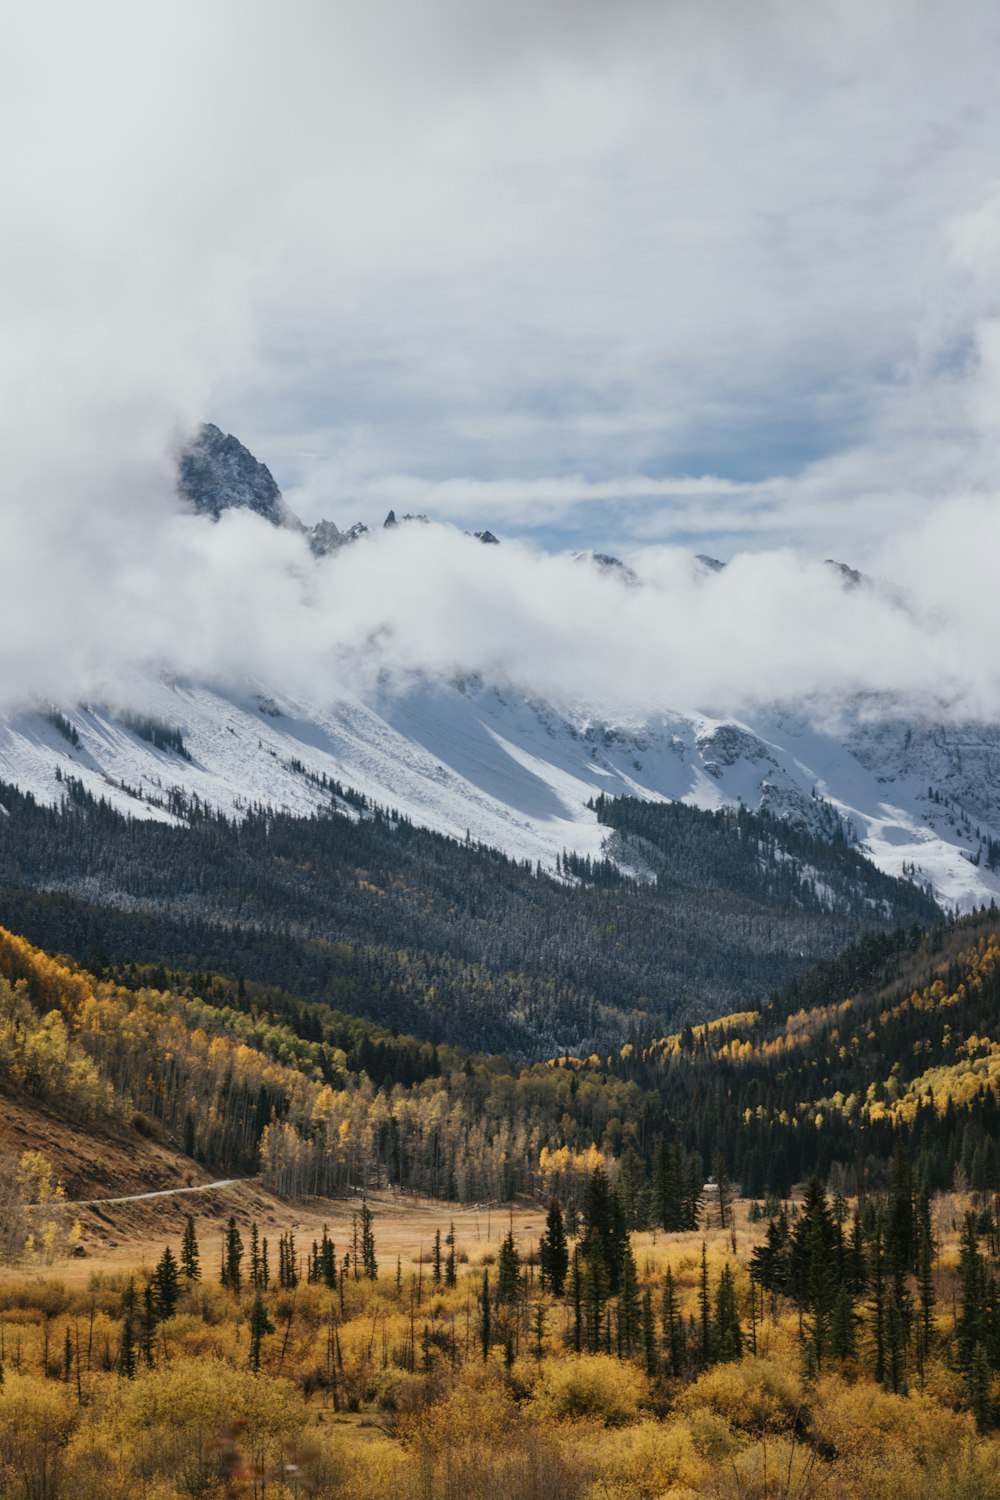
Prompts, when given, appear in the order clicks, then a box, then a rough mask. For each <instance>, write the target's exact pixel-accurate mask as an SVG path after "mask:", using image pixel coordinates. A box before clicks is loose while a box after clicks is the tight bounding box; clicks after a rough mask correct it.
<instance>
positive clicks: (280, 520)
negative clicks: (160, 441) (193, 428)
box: [177, 422, 301, 529]
mask: <svg viewBox="0 0 1000 1500" xmlns="http://www.w3.org/2000/svg"><path fill="white" fill-rule="evenodd" d="M177 488H178V491H179V492H180V494H181V495H182V497H183V498H184V499H185V500H187V502H188V503H189V504H190V505H191V506H192V507H193V509H194V510H196V511H197V512H198V514H199V515H203V516H210V517H211V518H212V520H213V521H217V520H218V519H219V517H220V516H221V515H222V513H223V511H225V510H251V511H253V513H254V515H257V516H261V517H263V519H264V520H265V521H270V523H271V525H272V526H292V527H294V528H296V529H300V528H301V522H300V521H299V520H298V517H297V516H295V515H293V513H292V512H291V511H290V510H289V508H288V506H287V505H286V504H285V502H284V500H283V499H282V496H281V491H280V490H279V489H278V486H277V485H276V484H275V482H274V478H273V476H272V474H271V471H270V469H268V468H267V466H266V465H265V464H262V463H260V462H258V460H257V459H256V458H254V456H253V454H252V453H251V452H250V450H249V448H244V446H243V444H242V443H241V442H240V441H239V439H238V438H235V437H233V435H232V433H229V432H222V431H221V429H220V428H218V427H216V426H215V425H214V423H212V422H206V423H205V424H204V425H203V426H202V427H201V428H200V429H199V431H198V433H197V436H196V437H195V439H194V441H193V442H192V443H191V444H190V445H189V446H188V447H187V448H186V449H185V450H184V451H183V452H182V453H181V456H180V460H179V463H178V475H177Z"/></svg>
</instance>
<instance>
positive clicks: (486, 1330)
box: [479, 1271, 493, 1360]
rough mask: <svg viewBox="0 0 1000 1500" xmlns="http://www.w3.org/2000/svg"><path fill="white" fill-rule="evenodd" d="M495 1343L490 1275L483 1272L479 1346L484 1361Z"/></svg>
mask: <svg viewBox="0 0 1000 1500" xmlns="http://www.w3.org/2000/svg"><path fill="white" fill-rule="evenodd" d="M492 1341H493V1327H492V1319H491V1313H490V1273H489V1271H484V1272H483V1292H482V1296H481V1297H480V1299H479V1344H480V1348H481V1349H482V1353H483V1359H484V1360H487V1359H489V1357H490V1344H491V1343H492Z"/></svg>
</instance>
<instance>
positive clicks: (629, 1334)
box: [618, 1239, 640, 1359]
mask: <svg viewBox="0 0 1000 1500" xmlns="http://www.w3.org/2000/svg"><path fill="white" fill-rule="evenodd" d="M639 1317H640V1303H639V1277H638V1274H637V1272H636V1267H635V1256H634V1255H633V1253H632V1246H631V1244H630V1243H628V1241H627V1239H626V1244H625V1248H624V1250H623V1252H622V1270H621V1290H620V1291H619V1294H618V1352H619V1355H621V1356H622V1357H624V1358H625V1359H631V1358H632V1355H633V1353H634V1352H635V1348H636V1345H637V1343H638V1340H639Z"/></svg>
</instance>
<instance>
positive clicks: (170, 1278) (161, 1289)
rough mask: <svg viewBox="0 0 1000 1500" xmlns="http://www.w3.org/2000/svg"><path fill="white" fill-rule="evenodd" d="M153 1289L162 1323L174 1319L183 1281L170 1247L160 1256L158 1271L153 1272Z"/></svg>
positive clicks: (157, 1311) (157, 1313) (158, 1315)
mask: <svg viewBox="0 0 1000 1500" xmlns="http://www.w3.org/2000/svg"><path fill="white" fill-rule="evenodd" d="M152 1288H153V1296H154V1301H155V1306H156V1315H157V1317H158V1318H159V1319H160V1320H161V1321H162V1320H165V1319H166V1318H172V1317H173V1315H174V1313H175V1312H176V1311H177V1301H178V1298H179V1297H180V1293H181V1280H180V1274H179V1272H178V1269H177V1262H176V1261H175V1260H174V1255H173V1251H172V1250H171V1248H170V1246H169V1245H167V1247H166V1249H165V1250H164V1252H163V1254H162V1255H161V1256H160V1259H159V1260H158V1262H157V1265H156V1270H155V1271H154V1272H153V1277H152Z"/></svg>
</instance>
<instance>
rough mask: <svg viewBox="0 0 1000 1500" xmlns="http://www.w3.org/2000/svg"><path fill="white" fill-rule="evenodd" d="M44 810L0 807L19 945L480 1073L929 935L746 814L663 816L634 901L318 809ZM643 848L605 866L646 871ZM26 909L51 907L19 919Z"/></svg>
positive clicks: (370, 814)
mask: <svg viewBox="0 0 1000 1500" xmlns="http://www.w3.org/2000/svg"><path fill="white" fill-rule="evenodd" d="M62 789H63V791H64V793H65V797H66V803H65V806H64V808H63V809H62V810H61V811H53V810H51V809H48V808H44V807H39V806H38V805H37V804H36V803H35V802H34V801H33V800H32V799H31V798H29V797H26V796H25V795H24V794H22V793H20V792H18V791H16V790H15V789H14V788H12V787H4V786H3V785H2V784H0V804H2V805H4V806H5V807H6V809H7V813H6V816H5V817H4V818H3V819H0V883H2V885H3V886H4V887H5V889H4V890H3V892H2V894H0V913H3V914H5V920H7V921H8V922H9V923H10V924H11V925H13V926H15V927H18V928H20V930H22V931H24V932H25V933H26V934H27V935H29V936H30V937H32V938H33V940H35V941H38V942H40V943H44V944H45V945H46V946H49V947H55V948H58V949H60V950H62V951H66V952H70V953H74V954H75V955H76V956H77V957H79V958H83V957H84V955H85V953H86V950H87V948H89V947H97V948H102V949H104V951H105V952H106V953H108V954H109V955H111V956H112V957H113V958H115V959H117V960H125V959H130V960H139V961H142V962H147V963H152V962H157V961H159V960H163V961H165V962H169V963H171V964H173V965H175V966H177V967H182V968H193V969H199V970H201V969H205V968H209V969H214V970H221V971H222V972H227V973H229V974H234V973H238V974H241V975H244V976H246V977H247V978H254V979H257V980H259V981H260V982H262V983H267V984H276V985H280V986H281V987H282V988H284V989H286V990H291V991H295V992H298V993H301V994H303V995H307V996H308V997H310V998H312V999H324V1000H326V1001H328V1002H329V1003H331V1004H334V1005H336V1006H338V1008H340V1009H342V1010H347V1011H351V1012H355V1013H358V1014H362V1015H366V1016H368V1017H370V1018H371V1019H373V1020H376V1021H379V1022H382V1023H383V1024H395V1025H398V1026H401V1027H403V1028H405V1029H407V1030H412V1031H414V1032H416V1033H417V1034H419V1035H421V1036H425V1037H428V1038H429V1039H431V1040H440V1039H443V1038H445V1037H447V1038H448V1039H449V1040H452V1041H456V1042H460V1043H462V1044H464V1045H466V1046H473V1047H477V1048H482V1049H485V1050H491V1051H499V1050H503V1049H511V1050H513V1051H515V1052H517V1053H521V1054H528V1055H536V1056H537V1055H539V1054H545V1053H551V1052H554V1051H561V1050H571V1051H575V1050H578V1049H580V1048H584V1049H589V1048H591V1047H593V1046H595V1045H603V1044H604V1043H605V1042H607V1041H614V1040H615V1039H616V1038H617V1039H618V1040H619V1041H620V1040H621V1039H623V1038H624V1036H625V1035H626V1034H627V1033H628V1031H629V1029H630V1026H632V1025H633V1024H634V1025H635V1026H637V1027H639V1028H640V1029H641V1030H648V1029H649V1028H650V1027H651V1026H652V1025H654V1024H655V1022H654V1018H663V1019H667V1018H673V1017H681V1018H686V1017H699V1018H701V1017H706V1016H711V1015H714V1014H717V1013H718V1012H719V1011H720V1010H726V1009H731V1008H733V1006H734V1005H736V1004H739V1003H741V1002H742V1001H745V1000H747V999H748V998H750V997H752V996H754V995H760V994H763V993H766V992H767V991H768V990H770V989H773V988H774V987H776V986H777V985H780V984H781V983H783V982H784V981H785V980H786V979H787V978H788V977H789V975H791V974H792V973H795V972H798V971H800V970H801V969H803V968H805V967H807V966H808V965H809V963H810V962H812V961H814V960H815V959H816V958H817V957H819V956H821V955H827V954H832V953H835V952H838V951H839V950H840V949H841V948H842V947H844V946H845V945H846V944H847V943H848V942H850V941H851V940H852V939H853V938H856V937H857V936H858V935H859V934H860V933H861V932H863V931H864V930H866V929H867V928H869V927H876V928H877V927H886V926H895V925H900V924H902V925H907V926H909V925H911V924H912V923H914V922H916V923H918V924H925V923H927V922H928V921H933V920H934V918H935V917H936V915H937V909H936V908H935V906H934V904H933V903H932V902H931V901H930V900H929V898H928V897H926V896H925V895H924V894H923V893H921V892H920V891H919V890H918V889H917V888H916V887H914V886H912V885H911V884H909V883H908V882H905V881H898V880H893V879H891V878H889V877H886V876H884V875H882V874H880V873H879V872H878V871H877V870H875V869H874V868H873V867H872V866H871V865H870V864H869V863H868V862H867V861H866V860H865V859H863V858H862V857H861V856H860V855H859V854H858V853H857V852H856V851H855V850H852V849H850V848H849V847H847V846H846V845H845V844H844V843H843V842H841V843H840V844H839V845H838V844H831V843H830V842H828V841H827V840H824V839H821V838H818V837H816V836H814V835H811V834H809V833H807V832H802V831H796V830H794V829H792V828H790V827H789V826H788V825H787V824H785V823H783V822H781V821H779V820H775V819H772V818H766V817H763V816H760V815H751V814H749V813H746V812H744V813H743V814H741V815H740V817H738V818H737V817H733V816H731V815H729V814H710V813H705V812H700V811H698V810H696V809H692V808H675V809H669V808H664V809H662V811H663V813H665V814H668V813H671V812H672V813H673V814H674V817H673V820H672V821H673V825H674V826H673V828H672V829H671V830H670V831H669V833H668V836H667V837H666V838H661V839H660V841H659V845H658V848H657V850H656V868H655V870H654V869H650V871H649V875H650V876H652V878H648V877H647V878H644V879H642V880H633V879H629V878H626V877H623V876H622V875H621V873H620V872H619V870H618V869H617V867H616V866H614V865H613V864H611V863H610V862H605V861H598V862H597V866H596V867H595V866H594V864H593V862H592V861H591V862H589V864H588V862H586V861H584V862H582V863H580V862H578V861H576V860H575V859H574V857H572V856H569V855H567V856H566V858H565V859H563V857H562V856H560V857H559V860H560V865H561V866H562V868H563V870H564V877H563V879H561V880H559V879H552V878H550V877H548V876H546V875H544V874H539V873H536V872H535V870H534V869H533V868H532V867H531V866H530V865H529V864H518V863H515V862H513V861H511V860H509V859H507V858H506V857H504V856H503V855H500V854H498V853H496V852H495V851H492V850H490V849H488V848H485V847H482V846H477V845H475V844H472V843H466V841H465V840H449V839H445V838H442V837H441V836H440V835H436V834H432V833H428V832H426V831H424V830H421V829H420V828H418V827H416V826H415V825H413V824H411V823H409V822H407V821H401V820H400V818H399V816H398V814H397V813H395V812H393V813H391V814H390V813H380V812H378V811H377V810H375V809H372V808H371V807H370V806H369V805H367V804H365V803H364V802H363V800H362V799H359V798H357V796H356V795H354V794H350V797H348V796H347V795H346V794H345V793H344V792H343V791H342V789H340V788H339V787H337V786H327V788H326V789H325V795H326V797H327V799H328V803H329V804H330V805H329V806H328V809H327V811H326V812H325V813H324V814H322V815H319V816H316V817H313V818H301V817H299V818H296V817H292V816H290V815H286V814H273V813H271V812H264V811H259V812H253V811H251V812H247V813H246V814H245V815H244V817H243V818H242V819H239V820H232V821H229V820H225V819H223V818H221V817H220V816H219V815H217V814H209V813H205V812H200V811H198V810H197V809H193V808H189V809H183V808H182V807H181V806H180V804H176V807H177V812H178V814H180V813H181V812H185V813H186V817H187V819H188V822H187V823H186V824H185V825H183V826H175V825H172V824H170V823H167V822H163V821H159V820H154V819H147V820H138V819H127V818H125V817H123V816H122V814H121V813H120V812H118V811H116V810H114V809H112V808H110V807H108V806H107V805H106V804H98V803H96V802H95V801H94V799H93V798H92V797H91V796H90V795H89V793H88V792H87V791H86V789H85V788H84V787H83V786H82V785H81V784H80V783H78V782H73V781H64V782H63V783H62ZM613 806H614V807H617V806H618V804H613ZM598 812H600V813H601V816H605V817H610V816H611V814H610V813H609V811H608V809H607V808H606V807H604V808H601V809H595V811H594V816H595V818H596V817H597V815H598ZM678 819H680V820H681V821H682V823H683V830H682V833H683V836H679V832H680V831H679V830H678V827H677V824H678ZM597 826H598V827H600V828H601V829H604V827H605V825H604V824H599V825H597ZM608 827H609V828H610V824H609V825H608ZM649 832H650V830H649V829H647V830H646V833H647V835H648V833H649ZM615 836H618V834H617V833H616V835H615ZM641 842H642V849H645V850H646V851H648V850H650V849H652V848H653V842H652V840H651V839H650V838H649V837H648V836H647V837H645V838H644V839H643V840H642V841H641ZM642 849H640V848H639V845H638V844H636V842H635V841H634V840H633V842H632V843H631V844H630V845H629V846H628V847H627V848H626V849H625V850H624V852H623V858H627V859H629V860H634V859H636V858H637V857H642V859H643V860H644V862H645V863H646V864H647V865H649V864H650V856H649V853H648V852H645V853H643V852H642ZM693 871H695V872H698V871H700V872H701V873H700V877H699V878H698V879H694V878H692V872H693ZM581 881H582V883H581ZM30 890H35V891H47V892H55V893H62V894H61V895H60V896H59V897H58V898H56V897H53V898H52V899H51V900H50V901H49V902H48V903H43V904H41V905H39V903H38V901H37V898H35V897H33V896H30V895H29V894H26V892H27V891H30ZM67 903H68V904H67Z"/></svg>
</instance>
